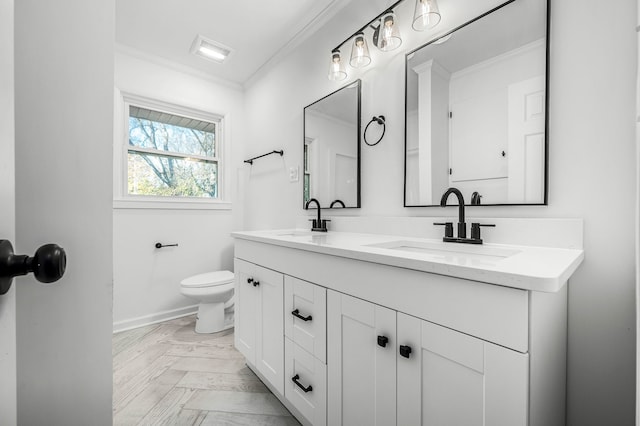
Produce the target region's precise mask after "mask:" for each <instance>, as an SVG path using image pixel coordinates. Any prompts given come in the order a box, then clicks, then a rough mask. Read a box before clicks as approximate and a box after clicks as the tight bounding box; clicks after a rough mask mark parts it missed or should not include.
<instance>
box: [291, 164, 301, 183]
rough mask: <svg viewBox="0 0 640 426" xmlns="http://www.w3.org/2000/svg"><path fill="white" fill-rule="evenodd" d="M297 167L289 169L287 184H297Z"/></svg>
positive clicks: (298, 177) (298, 174) (298, 175)
mask: <svg viewBox="0 0 640 426" xmlns="http://www.w3.org/2000/svg"><path fill="white" fill-rule="evenodd" d="M298 170H299V167H298V166H294V167H289V182H297V181H298V180H299V179H300V172H299V171H298Z"/></svg>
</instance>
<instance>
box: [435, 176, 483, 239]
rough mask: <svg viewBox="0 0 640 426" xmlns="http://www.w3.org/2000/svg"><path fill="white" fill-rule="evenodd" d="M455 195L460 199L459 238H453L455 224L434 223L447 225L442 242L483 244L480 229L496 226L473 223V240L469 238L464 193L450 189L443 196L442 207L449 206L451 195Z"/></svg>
mask: <svg viewBox="0 0 640 426" xmlns="http://www.w3.org/2000/svg"><path fill="white" fill-rule="evenodd" d="M451 194H455V196H456V197H457V198H458V237H457V238H454V236H453V223H451V222H446V223H434V225H445V234H444V238H442V241H445V242H450V243H466V244H482V238H480V227H481V226H495V225H488V224H486V225H485V224H481V223H475V222H474V223H472V224H471V238H467V224H466V223H465V221H464V197H463V196H462V193H461V192H460V190H458V189H457V188H449V189H447V191H446V192H445V193H444V194H442V198H441V199H440V206H441V207H445V206H446V205H447V199H448V198H449V195H451Z"/></svg>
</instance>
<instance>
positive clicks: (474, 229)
mask: <svg viewBox="0 0 640 426" xmlns="http://www.w3.org/2000/svg"><path fill="white" fill-rule="evenodd" d="M481 226H490V227H492V228H494V227H495V226H496V225H494V224H488V223H478V222H474V223H472V224H471V239H473V240H481V238H480V227H481ZM481 241H482V240H481Z"/></svg>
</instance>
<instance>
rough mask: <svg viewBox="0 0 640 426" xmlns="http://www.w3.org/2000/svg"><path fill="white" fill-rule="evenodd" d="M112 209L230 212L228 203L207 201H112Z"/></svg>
mask: <svg viewBox="0 0 640 426" xmlns="http://www.w3.org/2000/svg"><path fill="white" fill-rule="evenodd" d="M113 208H114V209H160V210H231V203H230V202H228V201H208V200H157V199H154V200H139V199H116V200H113Z"/></svg>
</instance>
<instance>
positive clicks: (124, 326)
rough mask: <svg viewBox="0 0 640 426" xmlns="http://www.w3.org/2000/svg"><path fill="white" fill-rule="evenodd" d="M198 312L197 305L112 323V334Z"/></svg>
mask: <svg viewBox="0 0 640 426" xmlns="http://www.w3.org/2000/svg"><path fill="white" fill-rule="evenodd" d="M197 312H198V305H192V306H186V307H184V308H178V309H172V310H170V311H162V312H156V313H154V314H151V315H145V316H143V317H137V318H131V319H127V320H122V321H117V322H114V323H113V334H116V333H120V332H122V331H127V330H132V329H134V328H138V327H144V326H145V325H151V324H156V323H159V322H163V321H169V320H172V319H176V318H181V317H186V316H187V315H193V314H195V313H197Z"/></svg>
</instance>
